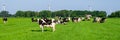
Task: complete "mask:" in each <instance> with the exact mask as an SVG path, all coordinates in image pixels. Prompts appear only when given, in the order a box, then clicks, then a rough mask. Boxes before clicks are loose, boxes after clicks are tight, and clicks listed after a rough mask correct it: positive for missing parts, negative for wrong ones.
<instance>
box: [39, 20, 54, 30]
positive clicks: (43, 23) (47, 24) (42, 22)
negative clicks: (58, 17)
mask: <svg viewBox="0 0 120 40" xmlns="http://www.w3.org/2000/svg"><path fill="white" fill-rule="evenodd" d="M38 23H39V26H40V28H41V29H42V32H44V27H51V28H52V31H53V32H54V31H55V25H56V23H55V20H54V19H38Z"/></svg>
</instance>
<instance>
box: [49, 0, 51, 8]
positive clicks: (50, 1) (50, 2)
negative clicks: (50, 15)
mask: <svg viewBox="0 0 120 40" xmlns="http://www.w3.org/2000/svg"><path fill="white" fill-rule="evenodd" d="M50 3H51V0H49V4H48V10H51V5H50Z"/></svg>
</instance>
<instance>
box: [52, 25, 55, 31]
mask: <svg viewBox="0 0 120 40" xmlns="http://www.w3.org/2000/svg"><path fill="white" fill-rule="evenodd" d="M52 29H53V32H54V31H55V23H52Z"/></svg>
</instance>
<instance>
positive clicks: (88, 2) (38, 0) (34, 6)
mask: <svg viewBox="0 0 120 40" xmlns="http://www.w3.org/2000/svg"><path fill="white" fill-rule="evenodd" d="M3 4H5V5H6V7H5V8H6V9H5V10H7V11H9V13H10V14H15V13H16V11H18V10H24V11H27V10H31V11H41V10H48V4H50V8H51V9H50V10H52V11H57V10H64V9H66V10H89V9H91V10H92V11H93V10H100V11H106V12H107V13H108V14H110V13H111V12H114V11H118V10H120V0H0V11H2V10H3V7H2V5H3Z"/></svg>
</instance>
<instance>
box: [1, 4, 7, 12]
mask: <svg viewBox="0 0 120 40" xmlns="http://www.w3.org/2000/svg"><path fill="white" fill-rule="evenodd" d="M2 7H3V11H5V10H6V5H5V4H4V3H3V4H2Z"/></svg>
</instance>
